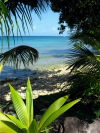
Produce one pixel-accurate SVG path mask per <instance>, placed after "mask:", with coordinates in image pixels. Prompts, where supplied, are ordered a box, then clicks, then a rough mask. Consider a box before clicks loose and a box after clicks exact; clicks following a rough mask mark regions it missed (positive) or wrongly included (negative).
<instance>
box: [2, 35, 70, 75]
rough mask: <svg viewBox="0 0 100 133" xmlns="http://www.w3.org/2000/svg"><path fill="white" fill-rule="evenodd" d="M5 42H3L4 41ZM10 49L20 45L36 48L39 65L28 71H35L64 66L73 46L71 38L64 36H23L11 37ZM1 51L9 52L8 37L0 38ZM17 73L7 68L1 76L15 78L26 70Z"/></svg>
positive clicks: (36, 64)
mask: <svg viewBox="0 0 100 133" xmlns="http://www.w3.org/2000/svg"><path fill="white" fill-rule="evenodd" d="M2 40H3V41H2ZM9 44H10V45H9V49H11V48H14V47H17V46H20V45H28V46H31V47H34V48H36V49H37V50H38V52H39V59H38V61H37V63H34V65H33V66H32V65H30V66H29V67H28V69H30V70H35V69H38V68H39V67H41V68H42V67H45V66H52V65H57V64H62V63H64V62H65V61H66V54H68V52H69V51H70V48H71V47H72V44H71V42H70V40H69V37H68V36H66V37H63V36H23V37H15V42H14V38H13V37H10V38H9ZM0 46H1V47H0V50H1V51H3V52H5V51H7V50H8V43H7V38H6V37H0ZM21 69H24V67H23V66H21ZM19 73H20V74H18V72H16V74H15V71H14V70H13V68H11V67H7V66H6V67H5V68H4V70H3V72H2V74H1V75H0V76H2V77H11V76H12V77H14V74H15V77H16V75H17V77H18V75H20V76H21V75H22V76H23V74H25V70H22V74H21V71H20V72H19ZM29 73H30V72H29Z"/></svg>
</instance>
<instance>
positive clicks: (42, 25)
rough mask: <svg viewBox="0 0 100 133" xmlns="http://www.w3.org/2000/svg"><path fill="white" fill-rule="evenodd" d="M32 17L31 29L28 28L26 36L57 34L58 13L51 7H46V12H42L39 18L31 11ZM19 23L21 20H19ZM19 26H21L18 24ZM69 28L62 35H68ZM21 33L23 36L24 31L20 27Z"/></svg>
mask: <svg viewBox="0 0 100 133" xmlns="http://www.w3.org/2000/svg"><path fill="white" fill-rule="evenodd" d="M32 17H33V30H31V29H29V33H28V32H27V33H26V36H28V35H31V36H59V31H58V27H59V24H58V21H59V13H54V12H53V11H51V9H48V10H47V11H46V12H43V13H42V15H41V19H40V18H39V17H38V16H37V15H36V14H35V13H32ZM19 25H21V22H20V21H19ZM20 27H21V26H20ZM68 32H69V30H68V29H67V30H66V31H65V32H64V33H63V36H67V35H68ZM14 33H15V34H16V26H15V29H14ZM21 34H22V35H23V36H24V35H25V34H24V32H23V30H22V28H21Z"/></svg>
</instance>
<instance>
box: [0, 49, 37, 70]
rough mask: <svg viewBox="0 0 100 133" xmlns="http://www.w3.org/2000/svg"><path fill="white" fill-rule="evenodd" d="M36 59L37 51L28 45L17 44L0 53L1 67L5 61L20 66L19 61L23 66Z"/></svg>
mask: <svg viewBox="0 0 100 133" xmlns="http://www.w3.org/2000/svg"><path fill="white" fill-rule="evenodd" d="M37 59H38V51H37V50H36V49H34V48H32V47H29V46H18V47H15V48H13V49H11V50H9V51H7V52H5V53H2V54H0V63H1V67H2V66H4V64H5V63H8V64H9V65H14V67H15V68H19V67H20V63H23V65H24V66H25V67H27V66H28V65H29V63H31V64H33V62H34V61H36V60H37Z"/></svg>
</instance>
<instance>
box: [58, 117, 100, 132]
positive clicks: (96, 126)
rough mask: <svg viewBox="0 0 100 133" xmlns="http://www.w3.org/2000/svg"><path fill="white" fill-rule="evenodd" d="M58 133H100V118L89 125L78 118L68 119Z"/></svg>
mask: <svg viewBox="0 0 100 133" xmlns="http://www.w3.org/2000/svg"><path fill="white" fill-rule="evenodd" d="M58 133H100V118H98V119H97V120H95V121H94V122H93V123H91V124H89V123H87V122H85V121H81V120H80V119H78V118H76V117H67V118H65V120H64V123H63V124H62V125H61V126H60V130H59V132H58Z"/></svg>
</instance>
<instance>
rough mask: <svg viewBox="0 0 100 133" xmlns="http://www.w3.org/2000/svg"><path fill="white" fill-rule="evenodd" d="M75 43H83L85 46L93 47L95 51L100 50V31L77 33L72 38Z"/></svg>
mask: <svg viewBox="0 0 100 133" xmlns="http://www.w3.org/2000/svg"><path fill="white" fill-rule="evenodd" d="M70 39H71V40H72V41H73V42H79V41H80V42H82V43H83V44H85V45H89V46H92V47H93V48H94V49H100V29H99V28H98V29H95V30H94V31H81V32H75V33H73V34H72V36H71V38H70Z"/></svg>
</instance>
